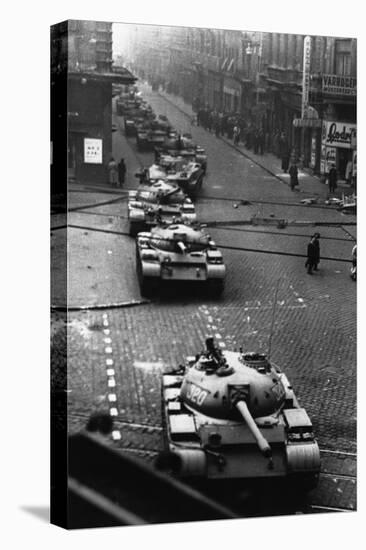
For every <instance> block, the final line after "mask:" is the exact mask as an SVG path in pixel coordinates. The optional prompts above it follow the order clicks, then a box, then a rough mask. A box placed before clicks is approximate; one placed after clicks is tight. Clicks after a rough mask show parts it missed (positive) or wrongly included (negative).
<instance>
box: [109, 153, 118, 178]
mask: <svg viewBox="0 0 366 550" xmlns="http://www.w3.org/2000/svg"><path fill="white" fill-rule="evenodd" d="M108 183H110V184H111V185H118V166H117V163H116V161H115V160H114V158H113V157H111V160H110V161H109V162H108Z"/></svg>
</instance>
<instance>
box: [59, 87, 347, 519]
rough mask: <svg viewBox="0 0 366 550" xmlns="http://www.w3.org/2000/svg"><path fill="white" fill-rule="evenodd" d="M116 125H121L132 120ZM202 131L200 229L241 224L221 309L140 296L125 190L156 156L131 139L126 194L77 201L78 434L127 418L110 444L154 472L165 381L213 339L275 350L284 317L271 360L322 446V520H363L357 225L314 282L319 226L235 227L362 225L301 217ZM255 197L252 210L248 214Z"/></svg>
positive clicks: (329, 245)
mask: <svg viewBox="0 0 366 550" xmlns="http://www.w3.org/2000/svg"><path fill="white" fill-rule="evenodd" d="M147 100H148V101H149V102H150V103H151V104H152V105H153V107H154V109H155V110H156V112H160V113H164V114H167V116H168V117H169V119H170V120H171V121H172V123H173V124H174V125H175V126H176V127H177V128H179V127H180V126H179V125H181V126H184V125H185V124H187V118H186V117H184V116H183V115H182V113H181V112H179V111H178V110H177V109H176V108H175V107H174V106H172V105H171V104H170V103H167V102H165V103H164V110H160V111H159V109H158V107H159V106H160V105H162V101H163V99H162V98H161V97H159V96H158V95H157V94H155V95H152V96H151V97H150V96H149V97H148V98H147ZM154 102H155V104H154ZM161 109H163V108H161ZM117 121H118V122H119V124H121V119H120V118H119V117H118V118H117ZM182 129H185V128H182ZM192 133H194V137H195V139H197V141H198V142H200V143H202V145H203V146H204V147H205V148H206V149H207V152H208V158H209V172H208V175H207V178H206V180H205V184H204V192H203V195H202V197H200V198H199V199H198V201H197V203H196V208H197V212H198V215H199V219H200V220H205V221H207V222H208V223H209V222H217V221H223V222H228V225H227V226H225V227H211V228H209V231H210V232H211V234H212V236H213V238H214V239H215V240H216V242H217V243H218V244H219V245H220V246H222V247H223V248H222V249H223V254H224V258H225V263H226V265H227V280H226V287H225V291H224V294H223V296H222V298H220V299H218V300H213V299H209V298H208V297H206V296H204V295H203V294H202V293H201V292H199V291H198V292H196V293H194V294H190V293H188V292H183V290H182V289H181V288H178V289H176V291H175V292H174V293H169V292H167V291H165V292H161V293H159V294H157V295H156V296H155V297H154V298H153V299H152V300H151V302H146V301H144V300H142V299H141V296H140V293H139V288H138V285H137V280H136V274H135V260H134V247H135V245H134V240H133V239H132V238H131V237H129V236H128V235H127V231H128V226H127V220H126V201H125V190H126V189H128V188H134V187H136V186H137V181H136V178H134V173H135V171H136V170H137V169H138V168H139V167H140V166H141V165H143V164H149V162H150V161H151V160H152V159H151V157H152V155H151V154H149V153H145V154H143V155H141V154H139V152H138V151H137V150H136V146H135V143H134V140H133V139H132V138H129V139H128V140H126V139H125V138H124V136H123V134H122V133H121V132H118V133H117V135H116V136H115V138H116V139H115V147H116V148H117V153H118V152H119V155H120V156H123V157H124V158H125V159H126V163H127V165H128V174H127V176H128V177H127V179H126V184H125V187H124V188H123V189H122V190H120V189H110V188H108V187H107V186H106V187H105V189H104V190H103V189H94V191H93V187H92V186H90V187H89V186H84V187H81V186H80V187H79V186H78V184H75V185H73V186H72V188H71V191H72V192H71V193H70V210H71V211H70V213H69V220H68V223H69V228H68V229H67V231H68V239H69V250H68V254H69V265H70V269H69V281H68V292H69V294H68V300H69V305H70V306H72V308H73V311H69V314H68V323H67V329H68V369H69V371H68V372H69V380H68V382H69V384H68V387H69V393H68V402H69V429H70V430H71V431H75V430H79V429H81V428H82V427H84V426H85V423H86V421H87V419H88V417H89V415H90V413H91V412H94V411H96V410H109V411H110V413H111V414H112V415H113V416H114V419H115V431H114V434H113V438H112V440H111V444H113V445H115V446H116V447H118V448H121V449H123V450H124V451H125V452H129V453H131V454H135V455H136V456H138V457H142V458H143V459H144V460H147V461H151V460H152V459H153V458H154V457H155V456H156V453H157V452H158V451H159V450H160V449H161V447H162V429H161V399H160V395H161V393H160V391H161V389H160V378H161V374H162V372H164V370H165V369H167V368H170V367H171V366H175V365H177V364H179V363H180V362H182V361H183V360H184V358H185V357H186V356H187V355H192V354H195V353H197V352H198V351H199V350H200V349H201V348H202V346H203V343H204V339H205V337H206V336H207V334H210V333H213V334H216V335H219V336H220V337H221V339H222V341H223V342H224V343H225V344H226V346H227V347H232V346H234V347H235V346H239V345H243V346H244V347H245V348H246V349H250V350H261V351H265V352H267V351H268V349H269V340H270V332H271V320H272V315H273V313H274V319H275V321H274V324H273V333H272V339H271V358H272V359H273V361H274V362H275V363H277V364H278V365H279V366H280V367H281V368H282V369H283V370H284V371H285V372H286V374H287V375H288V377H289V379H290V381H291V382H292V384H293V387H294V389H295V392H296V394H297V396H298V398H299V400H300V402H301V404H302V405H303V406H304V407H305V408H306V410H307V411H308V413H309V415H310V417H311V418H312V421H313V424H314V429H315V432H316V435H317V438H318V441H319V445H320V447H321V449H322V476H321V479H320V483H319V487H318V489H316V490H315V491H313V492H312V493H311V497H310V499H309V501H308V506H310V507H312V508H309V509H310V510H312V511H322V510H323V509H324V508H335V509H337V508H340V509H342V508H347V509H355V508H356V483H355V476H356V471H355V469H356V466H355V464H356V457H355V453H356V315H355V312H356V285H355V284H354V283H353V282H352V281H351V279H350V277H349V268H350V264H349V261H348V260H349V259H350V251H351V249H352V246H353V240H354V237H355V226H348V225H347V226H342V225H339V226H337V227H322V228H321V229H320V232H321V255H322V258H325V257H326V258H328V259H322V261H321V264H320V267H321V269H320V271H319V272H318V273H316V274H314V275H313V276H309V275H307V274H306V271H305V268H304V262H305V259H304V257H303V255H304V253H305V250H306V245H307V241H308V239H309V235H310V234H311V233H312V232H313V231H314V228H313V227H306V226H305V227H299V226H290V225H289V226H288V227H286V228H285V229H278V228H277V227H274V226H271V227H263V226H257V227H253V226H246V225H235V226H234V225H231V226H230V222H232V223H234V222H238V221H243V222H244V221H245V220H248V219H249V218H250V217H251V216H252V215H254V214H256V213H259V214H261V215H262V216H263V215H265V216H269V215H270V214H275V215H276V216H277V215H279V216H286V217H287V218H291V219H294V220H297V221H298V220H299V219H300V220H307V221H310V222H315V221H328V222H329V221H331V222H336V223H339V224H342V223H343V221H344V220H346V221H347V222H349V221H350V220H353V221H354V217H347V218H345V217H343V216H341V215H340V214H339V213H338V212H337V211H335V210H334V209H330V208H319V207H318V208H312V207H303V206H301V205H300V202H299V200H298V198H295V197H294V194H293V193H291V191H290V190H289V188H288V187H287V186H285V185H283V183H281V182H280V181H278V179H276V178H274V177H271V178H270V177H269V176H268V173H267V172H264V171H263V170H262V169H261V168H260V166H258V165H257V164H253V166H251V161H250V160H248V159H247V158H246V157H243V156H241V155H240V153H239V152H237V151H235V150H234V149H232V148H231V147H229V146H228V145H226V144H224V143H223V142H220V141H218V140H216V138H215V136H213V135H209V134H207V133H206V132H204V131H203V130H202V129H201V128H196V127H195V128H194V130H193V132H192ZM196 134H197V135H196ZM119 155H118V154H116V157H117V158H118V157H119ZM245 197H249V199H248V200H250V201H253V203H252V204H250V205H239V206H238V207H237V208H236V207H235V205H237V203H238V199H240V198H245ZM227 199H230V200H227ZM255 201H262V202H264V203H265V204H262V205H260V204H259V203H257V202H255ZM269 202H274V203H276V204H268V203H269ZM89 206H90V208H89ZM83 207H87V208H83ZM54 225H55V224H54V223H53V226H54ZM59 231H60V232H61V231H64V230H54V231H53V237H52V238H53V241H52V242H53V243H54V246H55V248H56V249H57V247H58V245H59V242H58V238H59V237H58V232H59ZM60 234H61V233H60ZM275 295H276V296H277V299H276V303H275V304H274V301H275V300H274V298H275ZM58 300H61V298H60V297H59V296H57V292H56V293H55V295H54V296H53V300H52V303H53V304H54V305H55V306H57V305H60V306H61V305H62V300H61V302H60V301H58ZM126 306H129V307H126ZM78 308H79V309H78ZM80 308H85V309H80Z"/></svg>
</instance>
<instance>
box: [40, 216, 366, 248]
mask: <svg viewBox="0 0 366 550" xmlns="http://www.w3.org/2000/svg"><path fill="white" fill-rule="evenodd" d="M77 213H78V214H86V215H88V216H104V217H106V218H118V219H120V220H128V216H124V215H123V214H112V213H103V212H90V211H89V212H83V211H80V212H77ZM233 223H235V225H236V226H238V225H247V226H248V227H249V226H250V228H251V229H246V228H239V227H231V225H232V224H233ZM328 223H329V227H339V228H340V229H343V230H344V231H345V233H346V234H347V235H348V238H347V239H346V238H342V237H326V236H324V237H323V240H329V241H342V242H350V241H356V237H354V236H353V235H352V234H351V233H349V231H347V230H346V229H344V228H343V225H344V224H338V222H328ZM218 224H220V225H218ZM320 224H321V225H322V226H323V227H324V226H326V224H327V222H311V224H310V223H309V227H315V226H318V225H320ZM200 225H201V226H202V227H209V228H211V229H215V230H220V229H221V230H223V231H239V232H241V233H249V234H251V233H259V234H263V235H280V236H281V237H304V238H308V237H309V234H308V233H306V234H304V233H286V232H284V231H264V230H261V229H254V227H255V226H254V225H251V224H250V223H248V221H245V220H243V221H241V220H239V221H238V220H234V221H230V220H225V221H222V222H221V221H218V222H216V221H215V222H207V221H206V222H205V221H203V222H202V223H201V222H200ZM355 225H356V224H355ZM226 226H227V227H226ZM65 227H67V225H62V226H58V227H52V228H51V231H55V230H57V229H63V228H65ZM299 227H304V226H299ZM252 228H253V229H252Z"/></svg>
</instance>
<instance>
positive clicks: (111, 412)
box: [109, 407, 118, 416]
mask: <svg viewBox="0 0 366 550" xmlns="http://www.w3.org/2000/svg"><path fill="white" fill-rule="evenodd" d="M109 414H110V415H111V416H118V410H117V409H116V407H112V408H111V409H110V410H109Z"/></svg>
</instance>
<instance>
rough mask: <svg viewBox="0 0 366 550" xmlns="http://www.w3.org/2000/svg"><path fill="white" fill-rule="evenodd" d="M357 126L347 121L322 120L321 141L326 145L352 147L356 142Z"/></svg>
mask: <svg viewBox="0 0 366 550" xmlns="http://www.w3.org/2000/svg"><path fill="white" fill-rule="evenodd" d="M356 135H357V126H356V124H351V123H349V122H332V121H330V120H325V121H323V129H322V143H323V144H324V145H327V146H328V147H342V148H343V149H351V148H353V147H352V146H353V144H355V143H356Z"/></svg>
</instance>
